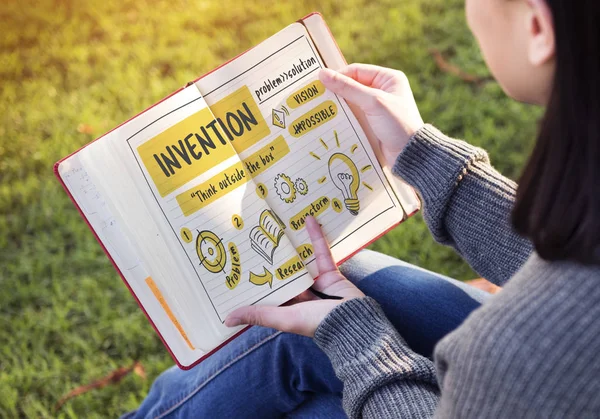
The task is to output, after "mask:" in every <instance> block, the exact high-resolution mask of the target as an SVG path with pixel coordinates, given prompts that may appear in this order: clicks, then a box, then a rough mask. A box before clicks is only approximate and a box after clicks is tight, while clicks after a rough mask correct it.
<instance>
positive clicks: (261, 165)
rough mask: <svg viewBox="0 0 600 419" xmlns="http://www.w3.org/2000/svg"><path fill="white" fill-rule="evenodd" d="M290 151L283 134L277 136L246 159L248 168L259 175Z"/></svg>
mask: <svg viewBox="0 0 600 419" xmlns="http://www.w3.org/2000/svg"><path fill="white" fill-rule="evenodd" d="M289 152H290V148H289V147H288V145H287V143H286V142H285V139H284V138H283V135H280V136H279V137H277V138H275V139H274V140H273V141H271V142H270V143H269V144H267V145H266V146H264V147H262V148H261V149H260V150H258V151H257V152H256V153H253V154H251V155H250V156H248V157H246V158H245V159H244V163H245V164H246V168H247V169H248V172H249V173H250V175H252V176H258V175H260V174H261V173H262V172H264V171H265V170H267V169H268V168H270V167H271V166H273V165H274V164H275V163H276V162H278V161H279V160H281V159H282V158H283V157H284V156H285V155H286V154H288V153H289Z"/></svg>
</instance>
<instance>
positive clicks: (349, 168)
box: [328, 153, 360, 215]
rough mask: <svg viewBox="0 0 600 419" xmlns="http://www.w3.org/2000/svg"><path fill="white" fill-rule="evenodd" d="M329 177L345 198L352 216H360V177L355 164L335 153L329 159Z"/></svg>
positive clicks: (344, 156) (342, 155)
mask: <svg viewBox="0 0 600 419" xmlns="http://www.w3.org/2000/svg"><path fill="white" fill-rule="evenodd" d="M328 167H329V176H330V178H331V180H332V181H333V184H334V185H335V187H336V188H338V189H339V190H340V192H341V193H342V195H343V197H344V205H345V206H346V209H347V210H348V211H350V214H352V215H358V211H359V210H360V202H359V200H358V195H357V194H358V187H359V186H360V175H359V174H358V169H357V168H356V165H355V164H354V162H353V161H352V160H351V159H350V158H349V157H348V156H346V155H345V154H342V153H335V154H333V155H332V156H331V157H330V158H329V163H328Z"/></svg>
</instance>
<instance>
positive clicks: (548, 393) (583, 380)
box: [315, 125, 600, 419]
mask: <svg viewBox="0 0 600 419" xmlns="http://www.w3.org/2000/svg"><path fill="white" fill-rule="evenodd" d="M394 173H395V174H397V175H398V176H400V177H402V178H403V179H404V180H406V181H407V182H408V183H410V184H411V185H412V186H414V187H415V188H416V189H417V190H418V192H419V193H420V195H421V197H422V199H423V203H424V211H423V212H424V217H425V220H426V222H427V224H428V226H429V228H430V230H431V232H432V234H433V236H434V237H435V238H436V240H438V241H439V242H441V243H444V244H447V245H450V246H453V247H454V248H455V249H456V250H457V251H458V252H459V253H460V254H461V255H462V257H464V258H465V260H467V261H468V262H469V263H470V264H471V266H472V267H473V268H474V269H475V270H477V272H478V273H479V274H480V275H482V276H483V277H485V278H487V279H489V280H490V281H492V282H494V283H495V284H498V285H503V286H504V289H503V290H502V291H501V292H500V293H499V294H497V295H495V296H494V297H492V298H490V299H489V300H488V301H487V302H486V303H484V304H483V306H482V307H480V308H479V309H477V310H476V311H474V312H473V313H472V314H471V315H470V316H469V317H468V318H467V319H466V320H465V321H464V323H463V324H462V325H461V326H460V327H459V328H458V329H457V330H455V331H454V332H452V333H450V334H449V335H448V336H446V337H445V338H444V339H442V341H441V342H439V343H438V345H437V347H436V349H435V354H434V359H435V361H431V360H430V359H428V358H424V357H422V356H420V355H418V354H416V353H415V352H413V351H412V350H411V349H410V348H409V347H408V346H407V344H406V343H405V342H404V340H403V339H402V337H401V336H400V335H399V334H398V332H397V331H396V330H395V329H394V328H393V326H392V325H391V324H390V322H389V321H388V320H387V319H386V318H385V315H384V314H383V312H382V311H381V309H380V307H379V306H378V304H377V303H376V302H375V301H374V300H372V299H370V298H368V297H366V298H360V299H354V300H350V301H348V302H345V303H343V304H341V305H340V306H338V307H337V308H336V309H334V310H333V311H332V312H331V313H330V314H329V315H328V316H327V317H326V318H325V320H324V321H323V322H322V323H321V324H320V325H319V327H318V329H317V331H316V333H315V341H316V342H317V344H318V345H319V346H320V347H321V348H322V349H323V351H324V352H325V353H326V354H327V355H328V356H329V358H330V359H331V362H332V364H333V367H334V369H335V372H336V374H337V376H338V377H339V378H340V379H341V380H342V381H343V382H344V408H345V410H346V412H347V413H348V415H349V416H350V417H353V418H355V417H376V418H387V417H390V418H400V417H417V418H422V417H431V416H435V417H443V418H446V417H453V418H511V419H512V418H525V417H541V418H563V417H569V418H586V417H600V267H598V266H596V267H585V266H582V265H578V264H575V263H568V262H553V263H549V262H546V261H544V260H542V259H541V258H540V257H538V256H537V255H536V254H535V253H532V248H531V245H530V243H529V242H527V241H526V240H524V239H522V238H520V237H518V236H517V235H516V234H514V233H513V231H512V230H511V227H510V223H509V213H510V209H511V207H512V204H513V201H514V196H515V188H516V185H515V184H514V183H513V182H511V181H510V180H508V179H506V178H503V177H502V176H501V175H500V174H498V173H497V172H496V171H495V170H494V169H493V168H492V167H491V166H490V163H489V160H488V157H487V154H486V153H485V152H484V151H483V150H481V149H478V148H475V147H472V146H470V145H468V144H466V143H464V142H462V141H458V140H453V139H450V138H448V137H445V136H444V135H443V134H442V133H440V132H439V131H438V130H436V129H435V128H433V127H432V126H430V125H427V126H425V127H424V128H422V129H421V130H420V131H419V132H417V133H416V134H415V135H414V137H413V138H412V139H411V141H410V142H409V144H408V145H407V147H406V148H405V150H404V151H403V152H402V154H401V155H400V156H399V157H398V160H397V162H396V165H395V167H394ZM509 279H510V281H509Z"/></svg>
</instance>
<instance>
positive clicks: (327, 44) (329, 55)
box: [302, 13, 421, 216]
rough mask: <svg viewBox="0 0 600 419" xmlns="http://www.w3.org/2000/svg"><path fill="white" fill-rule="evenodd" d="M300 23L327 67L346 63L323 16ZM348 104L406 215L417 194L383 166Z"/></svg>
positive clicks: (358, 112) (363, 119)
mask: <svg viewBox="0 0 600 419" xmlns="http://www.w3.org/2000/svg"><path fill="white" fill-rule="evenodd" d="M302 23H303V24H304V26H305V27H306V29H307V31H308V33H309V34H310V36H311V39H312V41H313V42H314V44H315V46H316V47H317V49H318V51H319V54H320V56H321V58H322V59H323V61H324V62H325V65H326V66H327V67H329V68H331V69H334V70H339V69H341V68H342V67H344V66H345V65H346V64H347V63H346V60H345V59H344V56H343V55H342V53H341V51H340V50H339V48H338V46H337V44H336V43H335V40H334V39H333V37H332V35H331V32H330V30H329V28H328V27H327V23H325V20H324V19H323V16H321V15H320V14H318V13H314V14H311V15H310V16H309V17H307V18H306V19H303V20H302ZM348 105H349V106H350V109H352V111H353V113H354V115H355V116H356V119H357V120H358V122H359V123H360V125H361V127H362V128H363V130H364V131H365V134H366V136H367V138H369V140H370V144H371V146H372V147H373V150H374V151H375V154H376V155H377V157H378V160H379V161H380V162H381V164H382V166H384V167H383V172H384V173H385V175H386V177H387V178H388V179H389V181H390V183H391V185H392V187H393V188H394V192H395V193H396V196H397V197H398V199H399V200H400V204H401V205H402V208H403V209H404V212H405V213H406V215H407V216H409V215H411V214H413V213H414V212H415V211H417V210H418V209H419V208H420V207H421V202H420V201H419V198H418V197H417V194H416V193H415V191H414V190H413V189H412V188H411V187H410V186H409V185H408V184H407V183H405V182H404V181H403V180H401V179H400V178H399V177H398V176H395V175H394V174H393V173H392V171H391V170H390V168H389V167H386V166H385V164H386V163H384V159H383V156H382V155H380V151H379V150H378V141H377V138H376V137H375V134H374V133H373V132H372V129H371V127H370V126H369V123H368V121H367V119H366V116H365V114H364V113H363V112H362V111H361V110H360V108H358V107H356V106H354V105H352V104H348Z"/></svg>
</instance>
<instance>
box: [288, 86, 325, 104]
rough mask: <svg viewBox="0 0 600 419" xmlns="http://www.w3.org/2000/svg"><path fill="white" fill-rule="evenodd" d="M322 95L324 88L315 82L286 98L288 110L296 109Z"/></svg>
mask: <svg viewBox="0 0 600 419" xmlns="http://www.w3.org/2000/svg"><path fill="white" fill-rule="evenodd" d="M323 93H325V86H323V83H321V81H320V80H315V81H313V82H310V83H309V84H307V85H306V86H304V87H302V88H301V89H300V90H296V91H295V92H294V93H292V94H291V95H290V97H288V98H287V100H286V103H287V105H288V106H289V107H290V108H292V109H296V108H297V107H298V106H300V105H304V104H305V103H307V102H310V101H311V100H313V99H316V98H318V97H319V96H321V95H322V94H323Z"/></svg>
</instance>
